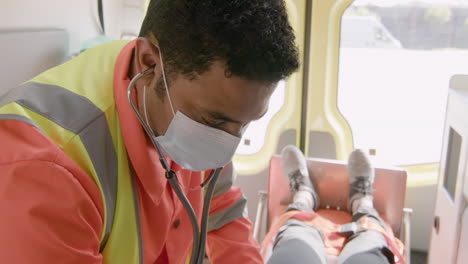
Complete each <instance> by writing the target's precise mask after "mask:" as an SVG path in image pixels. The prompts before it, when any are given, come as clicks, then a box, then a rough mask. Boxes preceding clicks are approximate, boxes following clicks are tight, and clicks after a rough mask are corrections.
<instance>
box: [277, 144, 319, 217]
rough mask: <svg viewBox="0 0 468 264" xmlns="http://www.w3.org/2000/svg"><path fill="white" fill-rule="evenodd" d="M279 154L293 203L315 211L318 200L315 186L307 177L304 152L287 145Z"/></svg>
mask: <svg viewBox="0 0 468 264" xmlns="http://www.w3.org/2000/svg"><path fill="white" fill-rule="evenodd" d="M281 156H282V158H281V167H282V168H283V172H284V174H285V175H286V177H288V182H289V187H290V189H291V193H292V196H293V203H294V204H300V205H302V207H304V206H305V209H306V210H308V211H310V210H314V211H315V210H316V209H317V208H318V205H319V200H318V195H317V192H316V188H315V187H314V185H313V183H312V182H311V180H310V177H309V170H308V169H307V162H306V159H305V157H304V154H302V151H301V150H299V149H298V148H297V147H296V146H293V145H288V146H286V147H284V149H283V151H282V152H281Z"/></svg>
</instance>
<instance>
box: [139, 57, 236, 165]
mask: <svg viewBox="0 0 468 264" xmlns="http://www.w3.org/2000/svg"><path fill="white" fill-rule="evenodd" d="M161 70H162V76H163V80H164V86H165V87H166V93H167V98H168V100H169V104H170V106H171V110H172V114H173V115H174V117H173V118H172V120H171V123H170V124H169V127H168V128H167V130H166V133H165V134H164V135H162V136H158V137H156V138H155V140H156V141H157V142H158V144H159V145H160V147H161V148H162V149H163V151H164V153H165V154H167V155H168V156H169V157H170V158H171V159H172V160H173V161H175V162H176V163H177V164H179V165H180V166H182V167H184V168H185V169H188V170H192V171H205V170H209V169H216V168H220V167H223V166H224V165H226V164H227V163H229V161H231V159H232V156H233V155H234V153H235V151H236V149H237V146H238V145H239V142H240V140H241V138H240V137H236V136H233V135H231V134H229V133H227V132H225V131H223V130H220V129H216V128H212V127H209V126H207V125H204V124H201V123H198V122H196V121H194V120H192V119H190V118H189V117H188V116H186V115H184V114H183V113H182V112H180V111H177V113H175V112H174V107H173V105H172V100H171V96H170V94H169V88H168V86H167V82H166V76H165V72H164V66H163V62H162V55H161ZM145 88H146V87H145ZM144 93H145V94H144V95H143V97H145V96H146V89H144ZM143 107H144V111H145V118H146V116H147V115H146V103H145V98H144V99H143ZM146 123H147V124H148V125H149V123H148V120H147V118H146ZM156 147H158V146H156Z"/></svg>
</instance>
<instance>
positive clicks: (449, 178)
mask: <svg viewBox="0 0 468 264" xmlns="http://www.w3.org/2000/svg"><path fill="white" fill-rule="evenodd" d="M461 145H462V138H461V136H460V134H458V133H457V131H455V130H454V129H453V128H450V132H449V143H448V149H447V155H446V161H445V174H444V188H445V189H446V190H447V192H448V193H449V195H450V197H451V198H452V201H453V199H454V197H455V187H456V184H457V177H458V164H459V161H460V148H461Z"/></svg>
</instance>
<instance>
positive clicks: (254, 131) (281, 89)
mask: <svg viewBox="0 0 468 264" xmlns="http://www.w3.org/2000/svg"><path fill="white" fill-rule="evenodd" d="M285 89H286V82H285V81H280V82H279V83H278V86H277V87H276V89H275V91H274V92H273V94H272V95H271V99H270V103H269V107H268V111H267V113H266V114H265V115H264V116H263V117H262V118H260V119H259V120H257V121H254V122H252V123H250V125H249V127H248V128H247V130H246V131H245V132H244V135H243V137H242V139H241V142H240V144H239V147H237V150H236V154H238V155H253V154H255V153H257V152H259V151H260V149H261V148H262V147H263V144H264V143H265V137H266V135H267V133H268V126H269V124H270V121H271V119H272V118H273V117H274V116H275V114H276V113H278V112H279V110H280V109H281V107H282V106H283V105H284V97H285V94H284V93H285Z"/></svg>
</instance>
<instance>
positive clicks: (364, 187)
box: [351, 176, 374, 195]
mask: <svg viewBox="0 0 468 264" xmlns="http://www.w3.org/2000/svg"><path fill="white" fill-rule="evenodd" d="M351 191H352V193H362V194H364V195H371V194H372V193H373V192H374V190H373V189H372V183H371V181H370V180H369V177H367V176H357V177H356V179H355V180H354V182H353V183H352V184H351Z"/></svg>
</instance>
